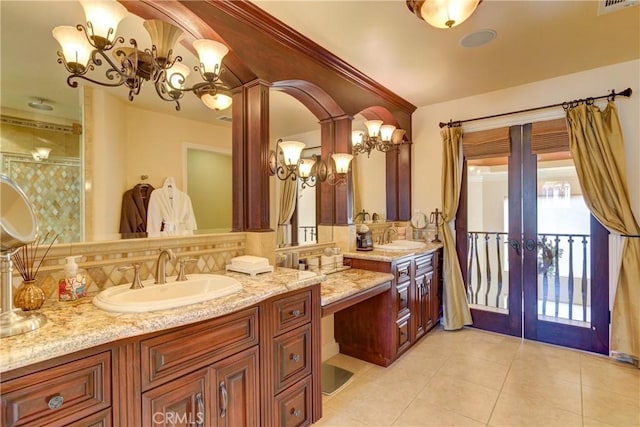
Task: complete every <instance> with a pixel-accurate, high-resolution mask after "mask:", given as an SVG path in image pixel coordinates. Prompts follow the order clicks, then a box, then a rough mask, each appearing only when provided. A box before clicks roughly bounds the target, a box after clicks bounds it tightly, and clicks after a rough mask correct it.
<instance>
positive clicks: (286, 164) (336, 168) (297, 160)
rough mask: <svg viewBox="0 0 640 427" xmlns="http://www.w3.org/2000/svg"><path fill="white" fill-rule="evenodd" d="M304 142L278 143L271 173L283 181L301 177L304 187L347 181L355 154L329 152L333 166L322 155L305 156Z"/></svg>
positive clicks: (272, 159)
mask: <svg viewBox="0 0 640 427" xmlns="http://www.w3.org/2000/svg"><path fill="white" fill-rule="evenodd" d="M304 147H305V145H304V142H299V141H283V140H282V139H279V140H278V142H277V143H276V151H277V152H278V154H277V155H276V153H275V152H273V151H272V152H271V154H270V160H269V162H270V174H271V175H276V176H277V177H278V179H280V180H281V181H285V180H287V179H291V180H293V181H295V180H297V179H300V181H302V185H301V186H302V188H306V187H315V186H316V185H317V184H318V182H327V183H328V184H330V185H337V184H342V183H344V182H346V180H347V174H348V172H349V165H350V164H351V159H353V155H351V154H347V153H329V157H330V158H331V160H332V161H331V162H329V163H330V164H331V166H329V165H327V162H325V161H324V160H322V158H320V156H318V155H315V154H314V155H313V156H311V157H307V158H303V157H302V150H303V149H304Z"/></svg>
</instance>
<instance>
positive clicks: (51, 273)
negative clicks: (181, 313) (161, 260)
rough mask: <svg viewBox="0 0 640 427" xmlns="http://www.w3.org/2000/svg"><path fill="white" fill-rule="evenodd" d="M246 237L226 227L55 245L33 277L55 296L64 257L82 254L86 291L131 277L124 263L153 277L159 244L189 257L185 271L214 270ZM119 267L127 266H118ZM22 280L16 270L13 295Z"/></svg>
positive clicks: (174, 267)
mask: <svg viewBox="0 0 640 427" xmlns="http://www.w3.org/2000/svg"><path fill="white" fill-rule="evenodd" d="M245 240H246V235H245V233H226V234H213V235H202V236H187V237H175V238H160V239H131V240H118V241H111V242H92V243H72V244H60V245H55V246H53V247H52V248H51V251H50V252H49V254H48V255H47V258H46V260H45V262H44V264H43V266H42V267H41V269H40V273H39V274H38V279H37V282H36V283H37V284H38V285H40V286H41V287H42V289H43V290H44V291H45V294H46V295H47V298H48V299H50V300H57V298H58V295H57V283H58V281H59V280H60V278H61V277H63V276H64V269H63V266H64V263H65V257H67V256H71V255H81V258H80V260H78V265H79V266H80V268H81V269H83V270H85V272H86V278H87V291H88V293H89V295H95V294H96V293H98V292H99V291H101V290H103V289H106V288H108V287H111V286H116V285H122V284H125V283H130V282H131V281H132V280H133V269H131V268H129V267H131V266H132V265H133V264H134V263H135V264H139V265H140V278H141V280H146V279H150V278H153V277H154V274H155V266H156V260H157V259H158V254H159V249H160V248H162V249H171V250H172V251H173V252H174V253H175V255H176V258H177V259H183V258H184V259H186V258H190V259H194V261H193V262H189V263H187V264H186V266H185V270H186V273H187V275H188V274H190V273H191V274H194V273H213V272H216V271H222V270H224V269H225V265H227V264H229V263H230V262H231V258H233V257H236V256H240V255H244V254H245ZM41 253H42V251H40V254H41ZM123 268H127V270H124V271H123ZM166 272H167V276H175V275H177V274H178V262H177V260H174V261H169V262H167V268H166ZM14 273H17V272H16V271H14ZM21 283H22V281H21V278H20V276H15V275H14V278H13V289H14V295H15V292H16V291H17V289H18V288H19V286H20V285H21Z"/></svg>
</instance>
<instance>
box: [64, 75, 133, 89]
mask: <svg viewBox="0 0 640 427" xmlns="http://www.w3.org/2000/svg"><path fill="white" fill-rule="evenodd" d="M73 79H83V80H86V81H88V82H91V83H95V84H97V85H100V86H108V87H118V86H122V85H123V84H125V83H126V80H121V81H119V82H117V83H106V82H101V81H98V80H94V79H92V78H91V77H87V76H85V75H82V74H72V75H70V76H69V77H67V84H69V86H71V87H78V82H77V81H75V80H73Z"/></svg>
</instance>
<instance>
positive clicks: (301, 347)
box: [273, 325, 311, 393]
mask: <svg viewBox="0 0 640 427" xmlns="http://www.w3.org/2000/svg"><path fill="white" fill-rule="evenodd" d="M273 346H274V351H273V354H274V365H275V366H274V368H275V369H274V372H275V377H274V380H275V381H274V385H275V393H278V392H279V391H280V390H283V389H284V388H286V387H288V386H289V385H291V384H293V383H294V382H296V381H298V380H299V379H301V378H302V377H304V376H305V375H309V374H310V373H311V325H305V326H303V327H301V328H298V329H296V330H293V331H291V332H287V333H286V334H284V335H281V336H280V337H278V338H276V339H275V340H274V343H273Z"/></svg>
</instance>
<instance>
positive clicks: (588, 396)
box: [315, 328, 640, 427]
mask: <svg viewBox="0 0 640 427" xmlns="http://www.w3.org/2000/svg"><path fill="white" fill-rule="evenodd" d="M328 362H329V363H331V364H334V365H336V366H340V367H342V368H345V369H348V370H350V371H352V372H354V373H355V375H354V377H353V379H352V380H351V382H350V383H348V384H347V385H346V386H345V387H344V388H343V389H341V390H339V391H338V392H337V393H336V394H334V395H333V396H323V402H324V405H323V418H322V419H321V420H320V421H319V422H318V423H317V424H315V425H316V426H341V427H342V426H344V427H351V426H353V427H358V426H496V427H497V426H509V427H512V426H540V427H547V426H562V427H569V426H584V427H587V426H589V427H596V426H598V427H601V426H625V427H627V426H629V427H640V369H636V368H634V367H632V366H630V365H626V364H622V363H619V362H614V361H612V360H609V359H607V358H605V357H601V356H598V355H593V354H587V353H583V352H579V351H573V350H569V349H564V348H559V347H554V346H550V345H546V344H541V343H536V342H533V341H524V340H520V339H517V338H513V337H508V336H502V335H497V334H492V333H488V332H483V331H479V330H475V329H463V330H461V331H456V332H445V331H443V330H442V329H441V328H436V329H435V330H433V331H431V332H430V333H429V334H428V335H427V336H426V337H424V338H423V339H422V340H421V341H420V342H419V343H418V344H416V345H415V346H414V347H413V348H412V349H411V350H409V352H408V353H406V354H404V355H403V356H402V357H401V358H400V359H398V360H397V361H396V362H395V363H394V364H393V365H391V366H390V367H388V368H382V367H380V366H377V365H373V364H370V363H367V362H363V361H361V360H358V359H354V358H351V357H349V356H345V355H342V354H339V355H336V356H334V357H332V358H331V359H329V360H328Z"/></svg>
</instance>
